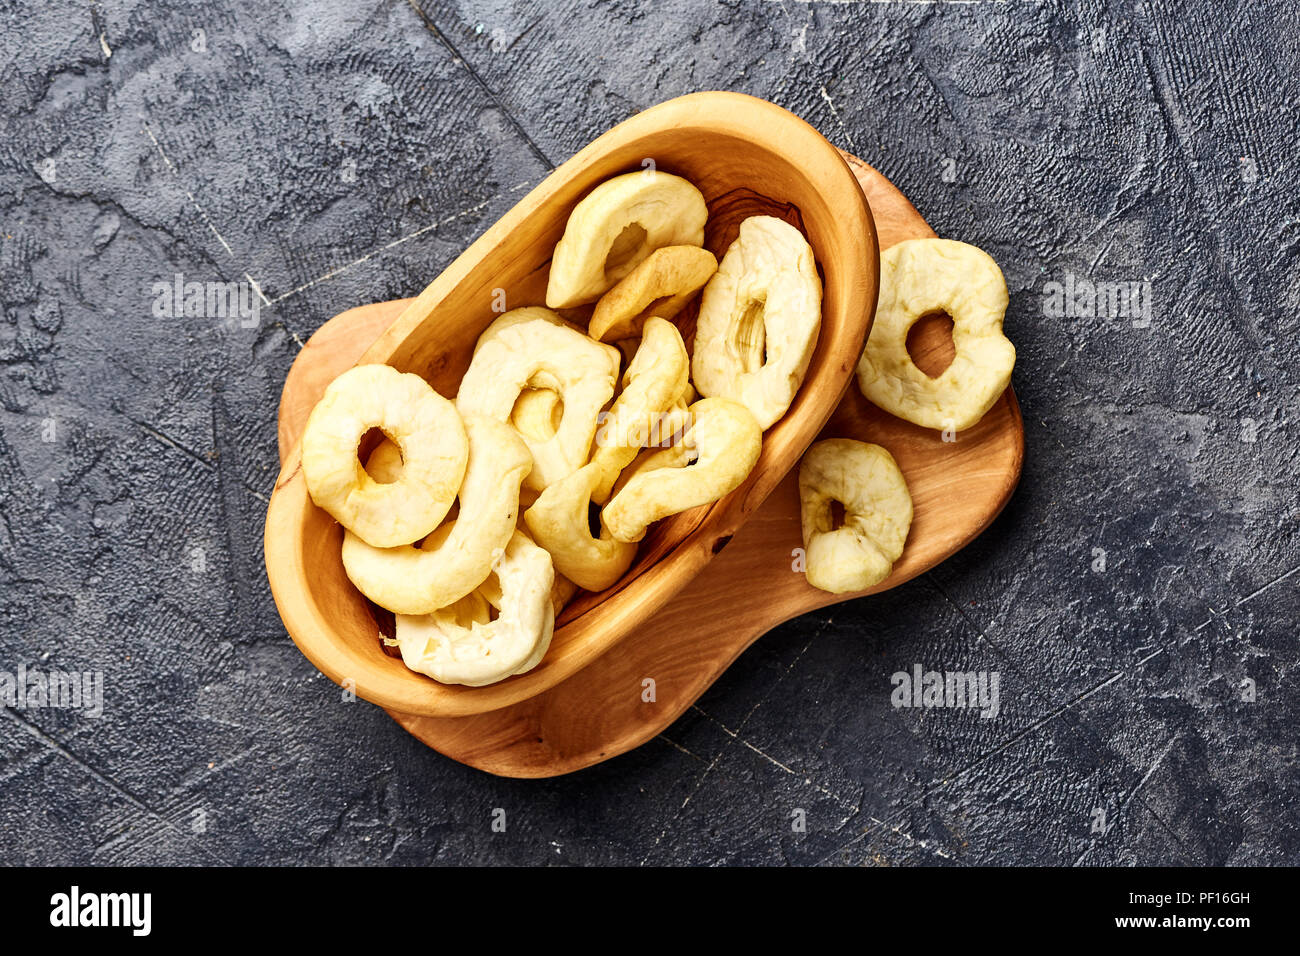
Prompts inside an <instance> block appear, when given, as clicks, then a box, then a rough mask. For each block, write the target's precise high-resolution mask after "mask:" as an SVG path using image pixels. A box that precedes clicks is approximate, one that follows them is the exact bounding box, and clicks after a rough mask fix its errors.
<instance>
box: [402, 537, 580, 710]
mask: <svg viewBox="0 0 1300 956" xmlns="http://www.w3.org/2000/svg"><path fill="white" fill-rule="evenodd" d="M495 574H496V578H497V587H496V588H491V589H489V588H482V589H480V590H478V591H476V592H474V594H472V595H468V596H467V597H465V598H462V599H461V601H460V602H457V603H456V604H453V605H452V606H450V607H447V608H443V609H441V610H438V611H434V612H433V613H432V614H421V615H407V614H399V615H397V616H396V626H395V637H396V639H397V646H398V647H399V648H400V649H401V652H402V660H403V662H405V664H406V666H407V667H409V668H410V669H411V670H413V671H418V672H419V673H421V674H424V675H426V676H428V677H432V678H433V679H434V680H436V681H440V682H441V683H444V684H467V685H469V686H470V687H481V686H482V685H484V684H492V683H495V682H496V681H499V680H504V679H505V678H507V677H509V676H511V675H512V674H521V673H523V672H524V671H526V670H529V669H531V668H532V667H534V666H536V665H537V663H538V662H539V661H541V659H542V656H543V655H544V654H545V653H546V649H547V647H548V646H549V645H550V642H551V634H552V633H553V632H554V629H555V607H554V605H553V604H552V601H551V589H552V586H553V584H554V581H555V570H554V568H553V567H552V565H551V556H550V555H549V554H547V553H546V552H545V551H544V550H542V549H541V548H539V547H538V546H537V545H535V544H533V542H531V541H529V540H528V537H527V535H524V534H521V533H519V532H518V531H516V532H515V533H514V535H513V536H512V537H511V538H510V543H509V544H508V545H507V546H506V550H505V553H504V554H503V555H502V556H501V558H500V559H499V560H498V561H497V563H496V568H495ZM494 598H495V600H494ZM483 599H486V600H487V601H488V602H490V603H491V604H492V606H493V607H495V608H496V610H497V616H496V618H495V619H494V620H493V619H488V620H484V618H485V617H488V618H490V615H489V614H486V613H484V609H483V607H482V605H481V604H480V603H479V602H480V601H481V600H483Z"/></svg>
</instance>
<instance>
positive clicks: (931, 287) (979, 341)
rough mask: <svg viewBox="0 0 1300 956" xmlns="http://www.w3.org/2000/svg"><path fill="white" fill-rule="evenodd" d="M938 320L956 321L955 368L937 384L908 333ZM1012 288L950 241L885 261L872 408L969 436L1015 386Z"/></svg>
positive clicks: (862, 371) (865, 388) (875, 328)
mask: <svg viewBox="0 0 1300 956" xmlns="http://www.w3.org/2000/svg"><path fill="white" fill-rule="evenodd" d="M936 312H946V313H948V315H949V316H950V317H951V318H952V344H953V348H954V349H955V350H956V355H955V356H954V357H953V360H952V364H951V365H949V366H948V367H947V368H946V369H944V371H943V373H942V374H941V375H939V376H938V377H936V378H931V377H930V376H929V375H926V374H925V372H923V371H921V370H920V369H919V368H917V367H916V363H915V362H913V361H912V357H911V356H910V355H909V354H908V353H907V333H908V330H910V329H911V327H912V326H913V325H914V324H915V323H916V321H917V320H918V319H920V318H921V317H922V316H925V315H932V314H934V313H936ZM1006 312H1007V283H1006V280H1005V279H1004V278H1003V277H1002V270H1001V269H999V268H998V264H997V263H996V262H994V261H993V258H992V257H991V256H989V254H988V253H986V252H984V251H983V250H982V249H979V248H977V247H975V246H972V245H967V244H966V243H964V242H955V241H953V240H951V239H909V240H907V241H906V242H900V243H898V245H896V246H891V247H890V248H888V249H886V250H885V251H884V252H883V253H881V255H880V302H879V305H877V307H876V319H875V322H874V323H873V324H872V326H871V335H870V336H869V337H868V338H867V344H866V347H865V348H864V349H863V350H862V358H861V359H860V360H859V361H858V387H859V388H861V389H862V394H863V395H865V396H866V397H867V399H868V400H869V401H870V402H871V403H872V404H873V405H877V406H879V407H880V408H882V409H884V410H885V411H887V412H889V414H891V415H896V416H898V417H899V418H902V419H904V420H906V421H909V422H911V423H912V424H914V425H920V426H921V427H923V428H937V429H953V430H955V431H961V430H962V429H964V428H969V427H971V426H972V425H974V424H975V423H976V422H978V421H979V420H980V419H981V418H983V417H984V414H985V412H987V411H988V410H989V409H990V408H992V407H993V403H994V402H996V401H997V400H998V397H999V396H1000V395H1001V394H1002V393H1003V392H1004V391H1005V390H1006V387H1007V385H1008V384H1010V382H1011V370H1012V368H1013V367H1014V366H1015V364H1016V348H1015V346H1014V345H1012V344H1011V342H1010V341H1009V340H1008V339H1007V337H1006V336H1005V335H1003V334H1002V320H1003V319H1004V318H1005V316H1006Z"/></svg>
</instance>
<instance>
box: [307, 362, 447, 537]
mask: <svg viewBox="0 0 1300 956" xmlns="http://www.w3.org/2000/svg"><path fill="white" fill-rule="evenodd" d="M372 428H378V429H381V430H382V431H383V432H384V434H385V435H387V436H388V437H389V439H391V440H392V441H393V442H394V443H395V444H396V445H397V447H398V449H399V450H400V453H401V458H402V463H403V464H402V468H401V472H400V475H399V476H398V477H397V480H395V481H392V482H389V483H386V484H384V483H380V482H377V481H375V480H374V479H373V478H371V477H370V475H368V474H366V471H365V469H364V468H362V467H361V462H360V461H358V460H357V446H358V445H359V444H360V443H361V439H362V437H363V436H364V435H365V433H366V432H367V431H369V430H370V429H372ZM468 456H469V443H468V440H467V438H466V436H465V426H464V425H463V424H462V423H461V418H460V416H459V415H458V414H456V408H455V406H453V405H452V404H451V402H449V401H447V399H445V398H443V397H442V396H441V395H439V394H438V393H437V392H435V391H434V390H433V389H432V388H431V387H430V386H429V383H428V382H426V381H425V380H424V379H422V378H420V376H418V375H412V374H410V373H403V372H399V371H397V369H395V368H392V367H391V366H388V365H358V366H356V367H355V368H351V369H349V370H348V371H346V372H344V373H343V374H342V375H340V376H339V377H338V378H336V379H335V380H334V381H333V382H331V383H330V385H329V387H328V388H326V389H325V394H324V395H323V396H321V400H320V401H319V402H317V403H316V407H315V408H314V409H312V413H311V416H310V417H309V418H308V419H307V427H306V429H305V430H304V431H303V436H302V473H303V477H304V478H305V479H306V481H307V491H308V493H309V494H310V495H311V498H312V501H314V502H316V504H317V505H319V506H320V507H321V508H324V509H325V510H326V511H328V512H329V513H330V514H331V515H333V516H334V518H335V520H337V521H338V523H339V524H341V525H343V527H345V528H347V529H348V530H349V531H351V532H352V533H353V534H355V535H356V536H357V537H359V538H361V539H362V540H363V541H365V542H366V543H367V544H371V545H374V546H375V547H377V548H390V547H395V546H397V545H401V544H410V543H411V542H412V541H418V540H419V539H420V538H422V537H424V536H425V535H426V534H428V533H429V532H430V531H432V530H433V529H434V528H436V527H438V524H439V523H440V522H441V521H442V519H443V518H444V517H446V514H447V511H448V509H449V508H451V504H452V502H453V501H455V500H456V492H457V490H459V488H460V483H461V479H462V478H464V477H465V462H466V459H467V458H468Z"/></svg>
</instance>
